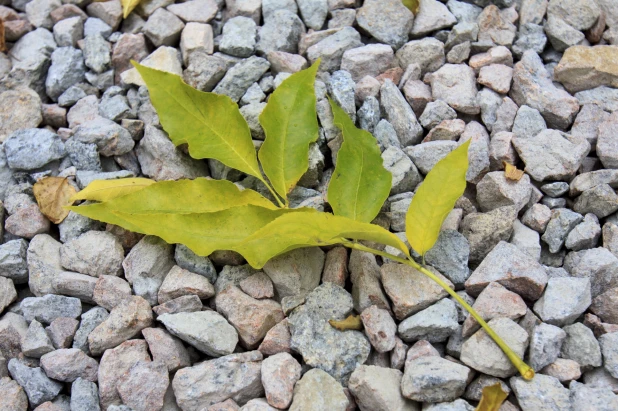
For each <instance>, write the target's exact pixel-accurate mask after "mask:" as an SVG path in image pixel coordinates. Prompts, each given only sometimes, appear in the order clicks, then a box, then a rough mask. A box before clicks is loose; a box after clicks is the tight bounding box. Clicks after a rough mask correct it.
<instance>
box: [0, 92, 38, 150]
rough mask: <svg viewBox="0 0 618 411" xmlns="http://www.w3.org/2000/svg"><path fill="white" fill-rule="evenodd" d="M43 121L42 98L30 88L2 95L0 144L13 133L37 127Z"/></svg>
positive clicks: (0, 98)
mask: <svg viewBox="0 0 618 411" xmlns="http://www.w3.org/2000/svg"><path fill="white" fill-rule="evenodd" d="M42 121H43V116H42V113H41V98H40V97H39V95H38V94H37V93H36V92H35V91H34V90H31V89H29V88H23V89H20V90H7V91H5V92H3V93H2V94H0V124H1V125H0V142H1V141H4V140H6V138H7V137H8V136H10V135H11V134H12V133H13V132H15V131H17V130H19V129H24V128H33V127H37V126H38V125H39V124H41V122H42Z"/></svg>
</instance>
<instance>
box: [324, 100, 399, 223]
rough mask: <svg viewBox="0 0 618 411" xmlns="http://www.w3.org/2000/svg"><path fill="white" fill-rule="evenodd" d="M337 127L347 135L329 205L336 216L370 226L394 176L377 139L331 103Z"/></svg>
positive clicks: (338, 160) (331, 184) (338, 161)
mask: <svg viewBox="0 0 618 411" xmlns="http://www.w3.org/2000/svg"><path fill="white" fill-rule="evenodd" d="M329 102H330V107H331V109H332V110H333V115H334V117H335V121H334V122H335V125H336V126H337V127H339V129H341V132H342V133H343V144H342V145H341V148H340V149H339V153H338V154H337V166H336V167H335V171H334V173H333V176H332V177H331V180H330V183H329V185H328V202H329V203H330V205H331V206H332V208H333V212H334V213H335V215H340V216H344V217H348V218H351V219H352V220H357V221H363V222H367V223H368V222H370V221H372V220H373V219H374V218H375V216H377V215H378V213H379V212H380V208H382V205H383V204H384V201H385V200H386V198H387V197H388V194H389V193H390V189H391V179H392V175H391V173H390V172H389V171H388V170H386V169H385V168H384V166H383V165H382V156H381V155H380V149H379V148H378V144H377V142H376V139H375V138H374V137H373V136H372V135H371V134H370V133H369V132H367V131H365V130H361V129H358V128H356V126H355V125H354V123H353V122H352V120H351V119H350V117H349V116H348V115H347V114H346V112H345V111H343V110H342V109H341V108H340V107H339V106H338V105H337V104H336V103H335V102H334V101H332V100H331V99H329Z"/></svg>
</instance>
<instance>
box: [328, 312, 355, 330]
mask: <svg viewBox="0 0 618 411" xmlns="http://www.w3.org/2000/svg"><path fill="white" fill-rule="evenodd" d="M328 322H329V324H330V325H332V326H333V327H335V328H336V329H338V330H339V331H345V330H362V329H363V322H362V321H361V318H360V315H350V316H348V318H346V319H345V320H328Z"/></svg>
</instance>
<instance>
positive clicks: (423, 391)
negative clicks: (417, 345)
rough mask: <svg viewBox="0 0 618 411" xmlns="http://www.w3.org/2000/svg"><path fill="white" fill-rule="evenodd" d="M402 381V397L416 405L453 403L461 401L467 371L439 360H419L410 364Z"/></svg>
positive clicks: (458, 365)
mask: <svg viewBox="0 0 618 411" xmlns="http://www.w3.org/2000/svg"><path fill="white" fill-rule="evenodd" d="M410 365H411V366H410V367H406V372H405V373H404V375H403V378H402V380H401V392H402V394H403V396H404V397H406V398H409V399H411V400H414V401H419V402H444V401H453V400H455V399H457V397H460V396H461V395H462V394H463V393H464V391H465V389H466V384H467V382H468V377H469V375H470V369H469V368H468V367H465V366H463V365H460V364H458V363H455V362H453V361H449V360H446V359H444V358H440V357H433V356H431V357H422V358H419V359H416V360H414V361H413V362H411V363H410Z"/></svg>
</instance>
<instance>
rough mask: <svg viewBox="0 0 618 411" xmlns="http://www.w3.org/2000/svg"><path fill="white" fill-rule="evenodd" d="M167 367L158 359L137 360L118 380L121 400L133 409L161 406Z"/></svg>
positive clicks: (138, 410)
mask: <svg viewBox="0 0 618 411" xmlns="http://www.w3.org/2000/svg"><path fill="white" fill-rule="evenodd" d="M167 371H168V369H167V367H166V365H165V364H164V363H162V362H160V361H157V360H154V361H139V362H137V363H135V364H134V365H133V366H131V368H129V370H128V371H127V372H126V373H125V374H123V375H122V377H120V379H119V380H118V385H117V390H118V393H119V394H120V398H121V399H122V402H123V403H124V404H125V405H127V406H129V407H131V409H132V410H135V411H148V410H155V409H162V408H163V401H164V398H163V397H164V395H165V392H166V390H167V387H168V385H169V376H168V372H167Z"/></svg>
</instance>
